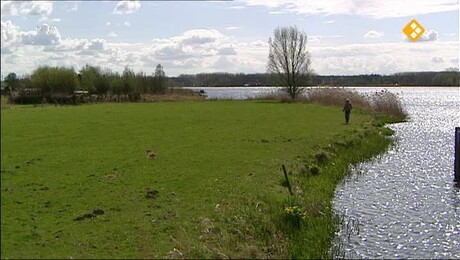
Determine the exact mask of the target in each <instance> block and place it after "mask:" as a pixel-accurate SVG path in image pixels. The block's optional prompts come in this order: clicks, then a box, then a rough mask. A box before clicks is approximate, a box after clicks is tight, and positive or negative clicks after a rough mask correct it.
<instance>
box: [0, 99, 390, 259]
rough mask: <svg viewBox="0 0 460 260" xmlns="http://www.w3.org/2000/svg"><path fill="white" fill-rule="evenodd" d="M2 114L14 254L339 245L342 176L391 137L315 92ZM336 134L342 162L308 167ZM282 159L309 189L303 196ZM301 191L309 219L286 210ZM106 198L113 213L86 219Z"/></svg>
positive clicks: (6, 247) (265, 251)
mask: <svg viewBox="0 0 460 260" xmlns="http://www.w3.org/2000/svg"><path fill="white" fill-rule="evenodd" d="M1 113H2V122H1V123H2V136H1V137H2V139H1V146H2V147H1V148H2V152H1V159H2V161H1V176H2V177H1V178H2V187H1V188H2V191H1V198H2V231H1V239H2V242H1V255H2V258H69V257H72V258H166V257H172V258H178V257H184V258H225V257H226V256H228V257H231V258H237V257H240V258H241V257H244V258H247V257H276V258H279V257H282V258H286V257H325V253H326V251H327V249H328V247H329V245H330V244H329V243H330V236H331V232H333V229H334V226H333V225H332V224H333V222H332V221H333V219H334V216H333V215H332V211H331V209H330V201H331V198H332V196H333V190H334V187H335V185H336V184H337V183H338V181H340V179H341V178H342V177H343V175H344V174H346V167H347V165H348V164H349V163H350V162H352V161H355V162H356V161H359V160H362V159H364V158H369V157H370V156H372V155H374V154H375V153H377V152H379V151H382V149H384V147H386V145H388V142H386V141H383V140H385V139H384V138H382V137H381V136H380V135H378V134H375V133H376V131H375V127H373V120H374V119H373V117H372V116H371V115H369V114H367V113H364V112H360V111H359V110H355V111H353V113H352V117H351V125H345V124H343V121H344V119H343V114H342V112H341V108H338V107H321V106H316V105H307V104H301V103H294V104H288V103H278V102H268V101H267V102H263V101H209V102H159V103H131V104H97V105H81V106H59V107H54V106H44V107H40V106H37V107H34V106H11V107H9V108H7V109H2V111H1ZM356 140H360V141H359V142H357V141H356ZM366 142H367V143H366ZM369 142H370V143H372V144H375V145H369ZM329 145H333V147H337V149H335V148H334V149H331V151H329V152H330V154H331V155H332V158H331V161H330V162H329V163H327V165H324V166H322V165H321V166H318V167H320V173H319V174H318V175H315V176H310V175H308V174H306V176H305V177H302V176H301V175H302V173H305V171H308V168H305V166H306V165H308V164H311V162H312V161H311V160H312V159H311V158H312V156H313V155H314V154H315V153H317V152H318V151H320V150H322V149H324V148H327V147H329ZM341 147H342V148H341ZM148 149H153V150H154V151H155V152H156V154H157V157H156V158H155V159H150V158H147V153H146V150H148ZM351 150H353V152H351ZM282 164H285V165H286V167H287V168H288V170H289V171H292V174H291V177H292V182H293V185H294V186H295V187H297V188H298V189H300V191H299V190H297V191H296V192H297V193H296V194H297V195H296V196H293V197H291V198H290V195H289V192H288V190H287V188H286V187H285V186H283V185H282V184H283V180H284V176H283V174H282V171H280V166H281V165H282ZM155 191H157V192H155ZM149 194H150V197H149V196H147V195H149ZM292 203H300V204H301V205H304V206H305V207H306V208H307V209H308V212H307V213H308V214H307V216H306V220H304V223H303V224H302V226H301V227H298V226H297V227H293V226H292V225H290V224H289V220H286V218H285V216H284V215H283V214H284V213H283V212H284V208H285V207H286V206H287V205H288V204H292ZM96 209H99V210H102V211H103V212H104V214H99V215H87V218H85V217H84V215H85V214H91V213H92V212H93V211H94V210H96ZM90 216H92V217H91V218H90ZM79 217H80V218H79Z"/></svg>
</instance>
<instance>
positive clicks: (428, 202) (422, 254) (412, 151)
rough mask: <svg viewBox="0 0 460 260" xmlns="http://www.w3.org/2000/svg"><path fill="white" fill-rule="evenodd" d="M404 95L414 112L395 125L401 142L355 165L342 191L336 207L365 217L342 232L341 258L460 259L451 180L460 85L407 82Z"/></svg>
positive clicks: (459, 223)
mask: <svg viewBox="0 0 460 260" xmlns="http://www.w3.org/2000/svg"><path fill="white" fill-rule="evenodd" d="M401 96H402V99H403V103H404V105H405V108H406V109H407V110H408V112H409V115H410V118H411V119H410V121H409V122H407V123H401V124H394V125H391V126H390V127H391V128H392V129H393V130H395V138H396V139H397V142H396V145H395V146H394V147H392V148H391V150H390V151H389V152H387V153H385V154H384V155H382V156H380V157H379V158H378V159H376V160H373V161H371V162H367V163H364V164H360V165H358V166H356V167H354V168H353V169H352V172H354V174H352V175H351V176H350V177H349V178H347V179H346V180H345V181H344V182H343V183H342V185H341V186H339V187H338V188H337V190H336V197H335V200H334V209H335V211H336V212H337V214H338V215H341V216H344V218H345V220H344V221H345V222H347V221H348V222H349V220H354V222H355V223H359V227H357V228H355V230H359V232H351V233H350V230H349V229H348V230H346V229H344V228H343V226H342V228H341V230H339V231H338V232H337V239H336V242H335V245H336V246H337V244H341V247H342V248H343V250H342V251H343V252H338V253H339V254H337V256H338V257H345V258H460V212H459V209H460V191H459V189H458V188H455V187H454V185H453V181H452V179H453V163H454V158H453V145H454V128H455V127H456V126H460V110H459V109H458V104H460V90H459V89H458V88H406V89H403V90H402V94H401ZM352 231H353V230H352Z"/></svg>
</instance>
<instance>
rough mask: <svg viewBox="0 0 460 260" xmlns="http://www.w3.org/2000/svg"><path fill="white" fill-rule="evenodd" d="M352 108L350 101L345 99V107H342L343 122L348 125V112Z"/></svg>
mask: <svg viewBox="0 0 460 260" xmlns="http://www.w3.org/2000/svg"><path fill="white" fill-rule="evenodd" d="M352 108H353V106H352V105H351V103H350V100H349V99H348V98H347V101H345V105H344V106H343V110H342V111H343V112H345V122H346V123H347V124H348V121H350V112H351V109H352Z"/></svg>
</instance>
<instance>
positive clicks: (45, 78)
mask: <svg viewBox="0 0 460 260" xmlns="http://www.w3.org/2000/svg"><path fill="white" fill-rule="evenodd" d="M4 82H5V84H6V89H5V90H4V91H5V92H6V93H8V94H10V95H11V96H12V98H17V99H21V100H24V97H25V96H27V97H31V96H33V97H34V100H40V101H41V100H43V99H50V100H51V99H56V98H57V97H61V98H62V97H69V96H72V95H73V94H74V92H75V90H84V91H87V92H88V94H89V95H97V96H98V97H100V98H106V97H107V96H110V97H113V96H115V97H116V98H117V100H121V99H123V98H125V99H126V98H128V99H130V100H132V99H133V98H136V97H137V98H139V97H140V94H147V93H152V94H163V93H165V92H166V91H167V90H168V88H169V85H170V82H168V79H167V77H166V75H165V72H164V70H163V66H161V64H158V65H157V67H156V68H155V73H154V74H153V75H147V74H146V73H143V72H140V73H135V72H134V71H133V70H131V69H130V68H128V67H125V69H124V70H123V72H122V73H121V74H120V73H118V72H112V71H110V70H107V69H102V68H100V67H95V66H90V65H86V66H84V67H83V68H82V69H81V70H80V71H79V72H78V73H77V72H75V71H74V69H73V68H65V67H50V66H42V67H39V68H37V69H35V70H34V71H33V73H32V74H31V75H30V76H24V77H22V78H19V77H17V75H16V74H15V73H10V74H8V76H6V78H5V80H4ZM85 93H86V92H85ZM48 101H49V100H48Z"/></svg>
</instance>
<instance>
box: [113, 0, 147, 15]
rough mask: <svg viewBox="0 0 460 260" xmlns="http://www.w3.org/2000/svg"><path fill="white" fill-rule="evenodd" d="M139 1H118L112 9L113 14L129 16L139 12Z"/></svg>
mask: <svg viewBox="0 0 460 260" xmlns="http://www.w3.org/2000/svg"><path fill="white" fill-rule="evenodd" d="M140 7H141V3H140V1H119V2H118V3H117V5H116V6H115V8H114V9H113V13H114V14H131V13H134V12H136V11H137V10H139V8H140Z"/></svg>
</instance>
